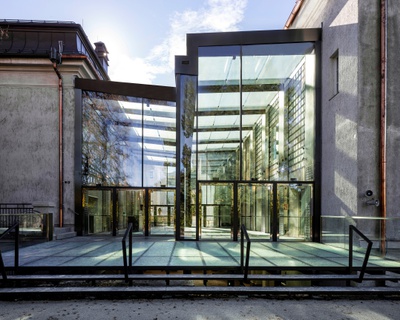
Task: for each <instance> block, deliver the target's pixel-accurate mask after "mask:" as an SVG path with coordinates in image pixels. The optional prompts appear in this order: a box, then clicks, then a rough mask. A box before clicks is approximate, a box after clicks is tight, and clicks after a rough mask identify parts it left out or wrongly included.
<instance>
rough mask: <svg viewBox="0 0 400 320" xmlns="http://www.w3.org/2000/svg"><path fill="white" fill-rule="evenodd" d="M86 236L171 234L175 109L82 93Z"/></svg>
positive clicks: (158, 103) (161, 103)
mask: <svg viewBox="0 0 400 320" xmlns="http://www.w3.org/2000/svg"><path fill="white" fill-rule="evenodd" d="M82 97H83V99H82V173H83V174H82V186H83V188H82V208H83V212H84V217H83V218H82V219H83V221H82V224H83V228H82V229H83V230H84V233H87V234H92V233H108V234H110V233H112V234H113V235H117V234H120V235H121V234H122V233H123V232H124V230H125V229H126V227H127V225H128V223H132V224H133V231H134V234H136V235H149V234H163V235H171V234H174V232H175V228H174V226H175V186H176V135H177V133H176V106H175V101H173V102H169V101H161V100H154V99H145V98H138V97H131V96H124V95H116V94H109V93H103V92H93V91H85V90H83V91H82Z"/></svg>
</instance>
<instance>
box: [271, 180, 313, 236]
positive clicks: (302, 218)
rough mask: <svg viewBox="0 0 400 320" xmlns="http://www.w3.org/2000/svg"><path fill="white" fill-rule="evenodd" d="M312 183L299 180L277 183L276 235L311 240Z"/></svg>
mask: <svg viewBox="0 0 400 320" xmlns="http://www.w3.org/2000/svg"><path fill="white" fill-rule="evenodd" d="M312 203H313V185H312V184H307V183H300V182H292V183H285V184H283V183H279V184H277V204H276V209H277V210H276V211H277V220H276V221H277V223H278V226H277V231H278V234H277V237H278V238H279V239H281V240H311V226H312V209H313V205H312Z"/></svg>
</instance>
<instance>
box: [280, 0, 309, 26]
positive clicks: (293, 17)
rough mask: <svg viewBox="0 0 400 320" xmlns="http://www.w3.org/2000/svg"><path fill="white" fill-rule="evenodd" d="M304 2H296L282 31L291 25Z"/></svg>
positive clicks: (302, 0) (298, 0) (301, 0)
mask: <svg viewBox="0 0 400 320" xmlns="http://www.w3.org/2000/svg"><path fill="white" fill-rule="evenodd" d="M303 2H304V0H297V1H296V3H295V5H294V8H293V10H292V12H291V13H290V16H289V18H288V19H287V21H286V23H285V26H284V27H283V29H289V28H290V27H291V25H292V24H293V21H294V19H295V18H296V16H297V14H298V13H299V11H300V8H301V6H302V5H303Z"/></svg>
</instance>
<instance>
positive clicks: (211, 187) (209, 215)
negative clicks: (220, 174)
mask: <svg viewBox="0 0 400 320" xmlns="http://www.w3.org/2000/svg"><path fill="white" fill-rule="evenodd" d="M199 188H200V194H199V198H200V206H199V232H200V237H201V238H202V239H231V238H232V235H233V184H227V183H226V184H225V183H209V184H200V186H199Z"/></svg>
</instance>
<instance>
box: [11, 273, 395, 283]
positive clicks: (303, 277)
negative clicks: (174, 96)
mask: <svg viewBox="0 0 400 320" xmlns="http://www.w3.org/2000/svg"><path fill="white" fill-rule="evenodd" d="M7 278H8V280H9V281H14V282H15V281H19V282H21V281H43V282H45V281H49V282H52V281H53V282H55V281H107V280H125V276H124V275H123V274H70V275H62V274H59V275H9V276H8V277H7ZM128 278H129V280H132V281H134V280H150V281H151V280H204V281H207V280H226V281H229V280H237V281H243V280H244V275H243V274H200V273H199V274H129V275H128ZM247 280H248V281H263V280H264V281H357V280H358V276H357V275H337V274H311V275H310V274H294V275H280V274H279V275H273V274H265V275H261V274H257V275H255V274H252V275H249V276H248V277H247ZM363 281H400V276H399V275H370V274H367V275H365V276H364V279H363Z"/></svg>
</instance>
